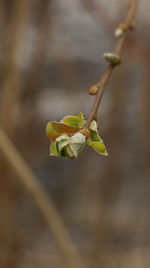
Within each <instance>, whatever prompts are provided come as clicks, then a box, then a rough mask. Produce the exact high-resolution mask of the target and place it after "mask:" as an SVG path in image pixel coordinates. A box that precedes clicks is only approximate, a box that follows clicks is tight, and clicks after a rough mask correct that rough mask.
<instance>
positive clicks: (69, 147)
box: [46, 112, 108, 159]
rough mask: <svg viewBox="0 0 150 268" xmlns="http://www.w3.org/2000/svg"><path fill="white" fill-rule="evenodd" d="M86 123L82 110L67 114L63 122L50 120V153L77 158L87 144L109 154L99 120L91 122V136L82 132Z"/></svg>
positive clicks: (47, 132) (103, 153) (47, 130)
mask: <svg viewBox="0 0 150 268" xmlns="http://www.w3.org/2000/svg"><path fill="white" fill-rule="evenodd" d="M85 123H86V120H85V119H84V118H83V114H82V113H81V112H80V113H78V114H77V116H74V115H71V116H66V117H64V118H63V119H62V120H61V122H55V121H51V122H49V123H48V124H47V126H46V135H47V137H48V138H49V139H50V140H51V144H50V154H51V155H54V156H61V157H64V158H68V159H75V158H77V157H78V153H79V152H80V151H81V150H82V148H83V147H84V145H85V144H87V145H89V146H90V147H92V148H93V149H94V150H95V151H96V152H97V153H99V154H102V155H105V156H106V155H108V154H107V151H106V147H105V144H104V143H103V141H102V140H101V138H100V136H99V133H98V129H97V122H96V121H95V120H93V121H92V123H91V124H90V127H89V137H86V136H85V135H84V134H82V133H81V132H80V130H81V129H82V128H83V127H84V125H85Z"/></svg>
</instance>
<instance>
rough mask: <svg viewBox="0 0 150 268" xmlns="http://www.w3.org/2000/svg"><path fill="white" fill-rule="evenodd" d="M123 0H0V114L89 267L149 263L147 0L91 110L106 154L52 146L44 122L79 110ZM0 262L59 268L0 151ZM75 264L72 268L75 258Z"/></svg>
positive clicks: (19, 267) (17, 267) (99, 69)
mask: <svg viewBox="0 0 150 268" xmlns="http://www.w3.org/2000/svg"><path fill="white" fill-rule="evenodd" d="M127 4H128V1H126V0H123V1H119V0H110V1H105V0H93V1H88V0H44V1H42V0H0V33H1V34H0V125H1V126H2V127H3V129H4V130H5V132H6V133H7V134H8V135H9V137H10V139H11V140H12V141H13V143H14V144H15V146H16V147H17V149H18V150H19V152H20V153H21V155H22V156H23V158H24V159H25V160H26V161H27V163H28V164H29V166H30V167H31V168H32V170H33V171H34V173H35V174H36V175H37V178H38V180H39V181H40V182H41V184H42V185H43V187H44V188H45V190H46V192H47V193H48V195H49V196H50V197H51V198H52V200H53V202H54V204H55V206H56V208H57V209H58V212H59V213H60V215H61V216H62V218H63V220H64V222H65V224H66V227H67V229H68V231H69V233H70V236H71V237H72V239H73V241H74V243H75V245H76V246H77V247H78V249H79V252H80V255H81V257H82V259H83V261H84V262H85V265H86V267H87V268H90V267H94V268H99V267H103V268H109V267H111V268H118V267H119V268H131V267H132V268H143V267H145V268H148V267H149V266H150V254H149V252H150V181H149V180H150V142H149V138H150V79H149V77H150V74H149V69H150V50H149V47H150V36H149V23H150V20H149V10H150V2H149V0H143V1H141V3H140V5H139V9H138V14H137V16H136V23H137V29H136V31H135V32H130V33H129V34H128V38H127V40H126V44H125V47H124V53H123V59H124V60H123V64H122V65H121V66H120V67H119V68H117V69H116V70H115V72H114V73H113V76H112V77H111V79H110V81H109V85H108V86H107V90H106V92H105V94H104V97H103V101H102V104H101V107H100V110H99V117H98V120H99V126H100V131H101V136H102V137H103V139H104V141H105V144H106V145H107V150H108V152H109V157H107V158H106V157H102V156H99V155H97V154H96V153H95V152H94V151H92V150H91V149H90V148H85V149H84V150H83V151H82V152H81V153H80V155H79V158H78V159H76V160H75V161H71V160H64V159H59V158H55V157H50V156H49V141H48V140H47V138H46V137H45V125H46V123H47V122H48V121H50V120H56V121H57V120H58V121H59V120H61V119H62V118H63V117H64V116H65V115H69V114H76V113H78V112H79V111H82V112H83V113H84V115H85V117H87V116H88V114H89V112H90V109H91V105H92V102H93V97H91V96H89V95H88V93H87V89H88V88H89V87H90V86H91V85H92V84H94V83H96V82H97V81H98V79H99V78H100V77H101V75H102V74H103V71H104V70H105V67H106V63H105V62H104V60H103V59H102V56H101V55H102V54H103V53H104V52H109V51H112V50H113V48H114V45H115V38H114V35H113V32H114V29H115V27H116V26H117V25H118V23H121V22H122V21H123V19H124V18H125V16H126V13H127ZM0 267H1V268H10V267H11V268H27V267H28V268H48V267H50V268H59V267H61V268H65V267H68V266H67V264H66V263H65V261H64V259H63V256H62V254H61V252H60V251H59V250H58V245H57V243H56V241H55V239H54V237H53V235H52V234H50V233H49V231H48V228H47V225H46V223H45V221H44V219H43V218H42V216H41V214H40V213H39V210H38V208H37V206H36V205H35V203H34V200H33V199H31V198H30V196H29V195H28V193H27V192H26V191H25V189H24V188H23V187H22V186H21V185H20V184H19V183H18V180H17V176H16V174H15V172H13V171H12V168H11V167H10V166H9V165H8V163H7V161H6V159H4V158H3V156H2V155H1V153H0ZM77 268H78V267H77Z"/></svg>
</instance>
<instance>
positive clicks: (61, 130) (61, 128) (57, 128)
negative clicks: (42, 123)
mask: <svg viewBox="0 0 150 268" xmlns="http://www.w3.org/2000/svg"><path fill="white" fill-rule="evenodd" d="M76 132H77V129H76V128H74V127H72V126H69V125H66V124H63V123H58V122H55V121H51V122H49V123H48V124H47V125H46V135H47V137H48V138H49V139H50V140H51V141H55V140H56V139H57V138H58V137H59V136H61V135H63V134H65V133H67V134H73V133H76Z"/></svg>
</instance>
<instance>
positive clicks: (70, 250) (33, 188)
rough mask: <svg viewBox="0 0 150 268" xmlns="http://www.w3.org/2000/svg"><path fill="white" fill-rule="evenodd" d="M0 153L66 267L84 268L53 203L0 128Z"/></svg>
mask: <svg viewBox="0 0 150 268" xmlns="http://www.w3.org/2000/svg"><path fill="white" fill-rule="evenodd" d="M0 151H1V153H2V155H3V156H4V157H5V158H6V160H7V161H8V163H9V164H10V165H11V167H12V168H13V170H14V171H15V172H16V174H17V175H18V179H19V182H20V184H22V186H23V188H25V189H26V190H27V192H28V193H29V194H30V195H31V197H32V198H33V199H34V201H35V203H36V204H37V206H38V208H39V209H40V211H41V213H42V215H43V217H44V218H45V220H46V222H47V224H48V227H49V229H50V231H52V233H53V236H54V238H55V240H56V242H57V244H58V245H59V248H60V250H61V252H62V253H63V255H64V257H65V259H66V262H67V264H68V267H70V268H84V267H85V266H84V264H83V262H82V260H81V258H80V256H79V254H78V251H77V248H76V246H75V245H74V243H73V241H72V239H71V237H70V235H69V233H68V230H67V228H66V226H65V224H64V222H63V220H62V218H61V216H60V214H59V213H58V211H57V210H56V208H55V206H54V204H53V202H52V201H51V199H50V198H49V197H48V195H47V194H46V192H45V191H44V189H43V188H42V186H41V184H40V182H38V179H37V178H36V176H35V175H34V173H33V172H32V170H31V169H30V167H29V166H28V164H27V163H26V162H25V160H24V159H23V158H22V156H21V154H20V153H19V152H18V151H17V149H16V148H15V146H14V145H13V143H12V142H11V140H10V139H9V138H8V136H7V135H6V134H5V132H4V131H3V129H2V128H0Z"/></svg>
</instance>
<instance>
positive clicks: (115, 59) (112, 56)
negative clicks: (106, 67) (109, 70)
mask: <svg viewBox="0 0 150 268" xmlns="http://www.w3.org/2000/svg"><path fill="white" fill-rule="evenodd" d="M103 58H104V59H105V60H106V61H108V62H109V63H111V64H114V65H117V64H120V63H121V58H120V57H119V56H118V55H117V54H116V53H110V52H107V53H104V54H103Z"/></svg>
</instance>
